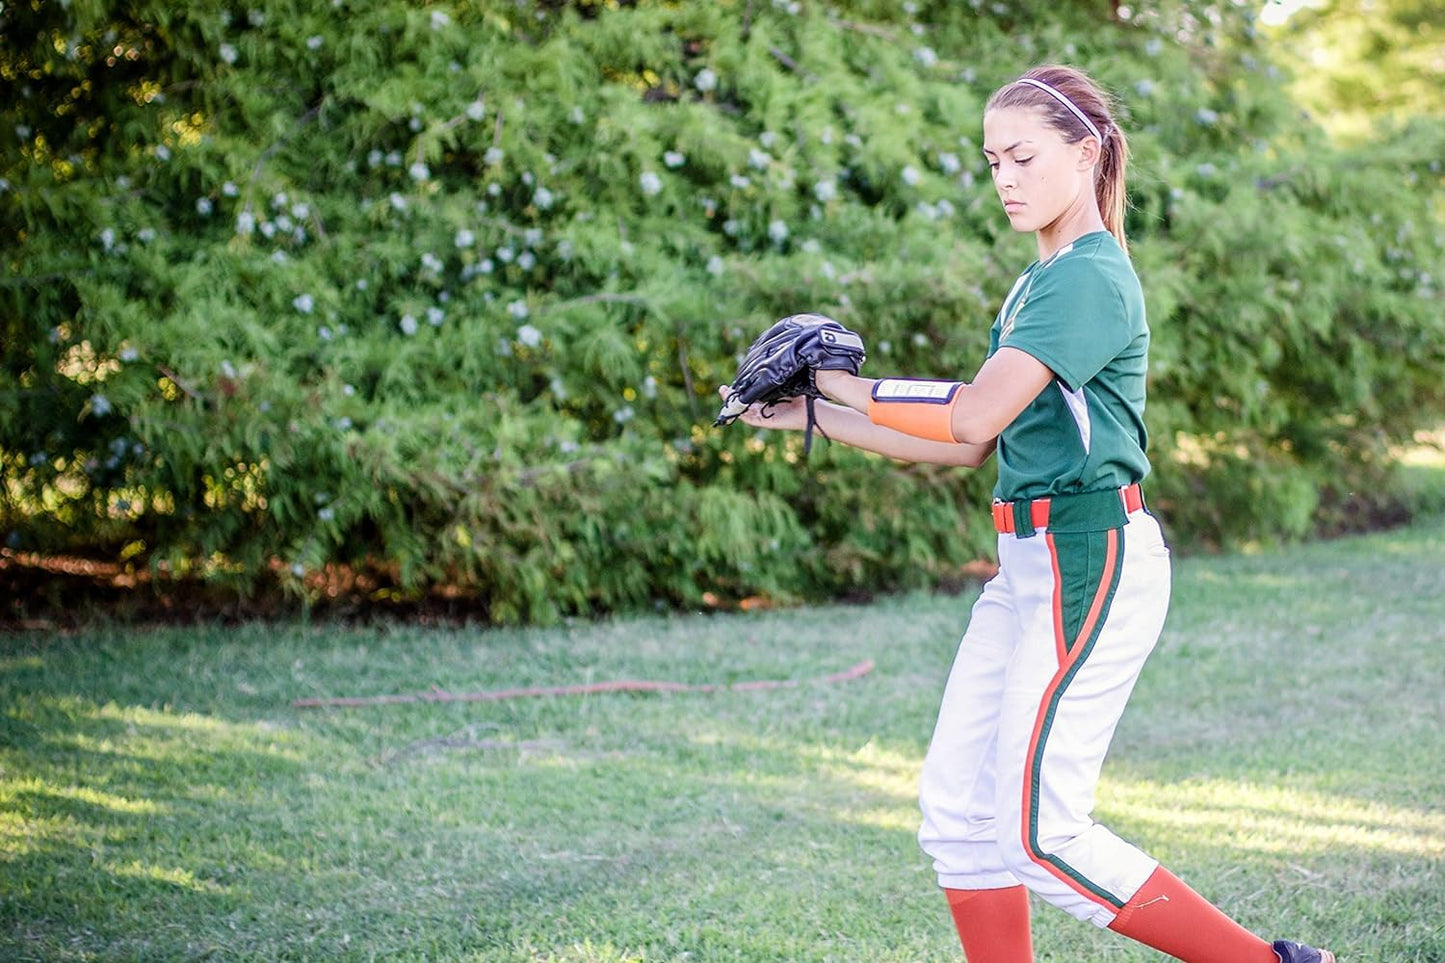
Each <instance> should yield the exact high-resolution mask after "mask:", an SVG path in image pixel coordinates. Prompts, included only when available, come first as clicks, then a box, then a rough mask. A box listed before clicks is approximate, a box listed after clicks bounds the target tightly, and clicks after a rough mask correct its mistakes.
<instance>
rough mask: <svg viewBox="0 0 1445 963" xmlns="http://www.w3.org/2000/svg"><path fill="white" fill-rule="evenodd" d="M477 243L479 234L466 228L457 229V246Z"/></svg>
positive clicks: (469, 245) (468, 245)
mask: <svg viewBox="0 0 1445 963" xmlns="http://www.w3.org/2000/svg"><path fill="white" fill-rule="evenodd" d="M475 243H477V236H476V235H475V234H473V233H472V232H471V231H469V230H467V229H466V228H462V229H461V230H460V231H457V238H456V245H457V247H471V246H472V245H473V244H475Z"/></svg>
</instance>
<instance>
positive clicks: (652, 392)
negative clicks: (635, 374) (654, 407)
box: [642, 375, 657, 399]
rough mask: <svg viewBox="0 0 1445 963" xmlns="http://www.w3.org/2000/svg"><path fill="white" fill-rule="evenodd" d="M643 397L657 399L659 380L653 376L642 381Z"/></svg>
mask: <svg viewBox="0 0 1445 963" xmlns="http://www.w3.org/2000/svg"><path fill="white" fill-rule="evenodd" d="M642 397H644V398H648V399H651V398H656V397H657V379H656V378H654V377H653V376H652V375H648V376H647V377H646V378H643V379H642Z"/></svg>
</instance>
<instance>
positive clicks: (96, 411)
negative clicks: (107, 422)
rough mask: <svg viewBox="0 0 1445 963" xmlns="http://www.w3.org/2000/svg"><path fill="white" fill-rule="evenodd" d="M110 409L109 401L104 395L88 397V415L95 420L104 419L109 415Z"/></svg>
mask: <svg viewBox="0 0 1445 963" xmlns="http://www.w3.org/2000/svg"><path fill="white" fill-rule="evenodd" d="M112 407H113V406H112V405H111V403H110V399H109V398H107V397H106V396H105V395H101V394H95V395H91V396H90V413H91V414H92V415H95V416H96V417H97V418H104V417H105V416H106V415H108V414H110V412H111V408H112Z"/></svg>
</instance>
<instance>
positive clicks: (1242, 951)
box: [1109, 866, 1279, 963]
mask: <svg viewBox="0 0 1445 963" xmlns="http://www.w3.org/2000/svg"><path fill="white" fill-rule="evenodd" d="M1109 929H1111V930H1113V931H1114V932H1116V933H1122V934H1123V935H1125V936H1127V937H1129V939H1131V940H1136V941H1138V942H1140V943H1143V944H1144V945H1146V946H1152V947H1154V949H1156V950H1159V951H1160V952H1163V953H1168V954H1169V955H1170V956H1173V957H1175V958H1177V959H1180V960H1184V961H1185V963H1279V957H1278V956H1276V955H1275V952H1274V950H1273V949H1271V948H1270V945H1269V944H1268V943H1266V942H1265V941H1264V940H1262V939H1260V938H1259V937H1258V936H1255V935H1254V934H1253V933H1251V932H1250V931H1249V930H1247V929H1245V928H1244V927H1242V926H1240V925H1239V924H1238V923H1236V922H1235V921H1234V920H1232V919H1230V918H1229V917H1228V916H1225V915H1224V914H1223V913H1221V912H1220V911H1219V910H1218V909H1217V908H1216V907H1215V906H1214V905H1213V904H1212V903H1210V902H1209V901H1208V900H1206V899H1205V898H1204V897H1203V896H1200V895H1199V894H1198V893H1196V892H1194V890H1192V889H1190V888H1189V887H1188V886H1186V885H1185V884H1184V881H1183V880H1181V879H1179V878H1178V877H1177V876H1175V875H1174V874H1173V873H1171V872H1169V870H1167V869H1165V868H1164V867H1163V866H1160V867H1159V868H1158V869H1156V870H1154V875H1153V876H1150V877H1149V879H1148V880H1147V881H1146V882H1145V883H1144V885H1143V886H1141V887H1139V892H1137V893H1135V894H1134V898H1133V899H1131V900H1129V902H1128V903H1127V904H1125V906H1124V909H1123V910H1121V911H1120V913H1119V915H1118V916H1117V917H1115V918H1114V922H1112V923H1110V924H1109Z"/></svg>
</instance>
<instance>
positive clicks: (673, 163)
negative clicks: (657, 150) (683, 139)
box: [662, 150, 687, 170]
mask: <svg viewBox="0 0 1445 963" xmlns="http://www.w3.org/2000/svg"><path fill="white" fill-rule="evenodd" d="M662 162H663V163H664V164H666V165H667V166H668V167H669V168H670V169H672V170H677V169H678V168H679V167H681V166H682V165H683V164H686V163H687V155H685V154H683V153H682V151H676V150H670V151H668V152H667V153H665V154H663V155H662Z"/></svg>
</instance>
